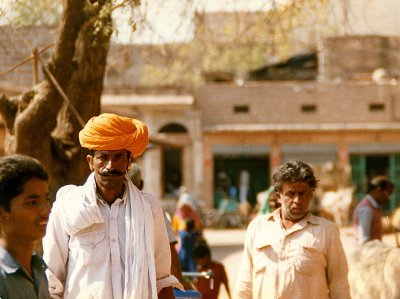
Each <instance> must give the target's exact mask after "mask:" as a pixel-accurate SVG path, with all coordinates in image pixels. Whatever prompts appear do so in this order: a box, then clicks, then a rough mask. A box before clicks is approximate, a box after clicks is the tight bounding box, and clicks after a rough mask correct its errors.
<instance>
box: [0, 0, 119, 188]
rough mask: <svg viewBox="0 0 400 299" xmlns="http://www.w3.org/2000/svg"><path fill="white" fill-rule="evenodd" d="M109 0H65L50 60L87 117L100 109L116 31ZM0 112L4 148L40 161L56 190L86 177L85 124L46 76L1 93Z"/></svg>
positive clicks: (51, 67)
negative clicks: (21, 89) (18, 91)
mask: <svg viewBox="0 0 400 299" xmlns="http://www.w3.org/2000/svg"><path fill="white" fill-rule="evenodd" d="M110 2H111V1H110V0H104V1H96V2H94V4H92V3H91V1H82V0H64V1H63V4H64V11H63V15H62V18H61V22H60V25H59V28H58V34H57V40H56V45H55V47H54V52H53V54H52V57H51V58H50V60H49V62H48V63H47V65H46V66H47V68H48V70H50V72H51V73H52V75H53V76H54V78H55V79H56V80H57V82H58V84H59V85H60V87H61V88H62V89H63V91H64V92H65V94H66V95H67V96H68V99H69V101H70V103H71V105H73V106H74V107H75V109H76V111H77V112H78V114H79V115H80V118H81V120H83V122H86V121H87V120H88V119H89V118H90V117H92V116H94V115H98V114H99V113H100V96H101V93H102V90H103V78H104V74H105V68H106V60H107V54H108V48H109V42H110V36H111V33H112V29H111V16H110V13H111V9H110V8H111V3H110ZM44 73H45V74H46V71H45V70H44ZM0 114H1V116H2V117H3V120H4V123H5V127H6V139H5V153H6V154H14V153H18V154H25V155H29V156H32V157H35V158H37V159H38V160H39V161H41V162H42V163H43V164H44V165H45V167H46V169H47V170H48V172H49V176H50V179H49V184H50V191H51V192H52V195H54V193H55V192H56V191H57V190H58V188H59V187H61V186H62V185H65V184H81V183H82V182H83V181H84V180H85V178H86V176H87V174H88V172H89V169H88V167H87V164H86V160H85V153H84V151H83V150H82V149H81V147H80V145H79V140H78V133H79V131H80V130H81V129H82V125H81V123H80V122H79V120H78V118H77V117H76V115H74V114H73V113H72V110H71V107H70V106H69V104H68V103H67V102H66V101H64V99H63V98H62V96H61V95H60V93H59V92H58V91H57V89H56V87H55V85H54V84H53V83H52V81H51V80H50V78H49V77H48V76H46V78H45V79H44V80H43V81H42V82H41V83H40V84H38V85H37V86H36V87H35V88H34V90H32V91H29V92H27V93H24V94H22V95H20V96H18V97H14V98H7V97H6V96H4V95H0Z"/></svg>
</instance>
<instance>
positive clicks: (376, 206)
mask: <svg viewBox="0 0 400 299" xmlns="http://www.w3.org/2000/svg"><path fill="white" fill-rule="evenodd" d="M367 199H368V201H369V202H370V203H371V205H372V206H373V207H374V208H379V205H378V203H377V202H376V200H375V199H374V198H373V197H372V196H371V195H369V194H367Z"/></svg>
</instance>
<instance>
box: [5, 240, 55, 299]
mask: <svg viewBox="0 0 400 299" xmlns="http://www.w3.org/2000/svg"><path fill="white" fill-rule="evenodd" d="M45 270H46V265H45V263H44V261H43V260H42V258H40V257H39V256H38V255H37V254H33V255H32V275H33V277H31V276H30V275H29V274H28V273H27V272H26V271H25V270H24V269H23V268H22V267H21V265H20V264H19V263H18V261H16V260H15V259H14V257H13V256H12V255H11V254H10V253H9V252H8V251H7V250H6V249H4V248H3V247H1V246H0V298H1V299H27V298H29V299H31V298H32V299H34V298H38V299H49V298H50V295H49V290H48V284H47V279H46V276H45Z"/></svg>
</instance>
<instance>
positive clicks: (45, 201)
mask: <svg viewBox="0 0 400 299" xmlns="http://www.w3.org/2000/svg"><path fill="white" fill-rule="evenodd" d="M49 214H50V202H49V187H48V183H47V181H44V180H41V179H38V178H35V177H32V178H30V179H29V180H28V181H26V182H25V184H24V186H23V188H22V192H21V193H20V194H18V195H17V196H16V197H14V198H13V199H12V200H11V205H10V211H9V212H7V211H6V210H4V209H3V208H0V222H1V226H2V233H3V238H5V239H7V240H9V241H12V240H15V242H14V243H26V244H29V243H32V242H34V241H36V240H39V239H41V238H43V236H44V235H45V233H46V225H47V220H48V218H49Z"/></svg>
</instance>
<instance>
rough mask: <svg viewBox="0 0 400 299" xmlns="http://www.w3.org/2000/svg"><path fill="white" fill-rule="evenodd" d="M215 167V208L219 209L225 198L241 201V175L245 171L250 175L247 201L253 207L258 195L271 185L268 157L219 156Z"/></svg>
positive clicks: (216, 158)
mask: <svg viewBox="0 0 400 299" xmlns="http://www.w3.org/2000/svg"><path fill="white" fill-rule="evenodd" d="M214 165H215V166H214V208H218V207H219V204H220V202H221V200H222V197H223V196H229V197H230V198H233V199H236V200H237V201H239V187H240V186H239V185H240V174H241V173H242V174H243V172H244V171H247V173H248V193H247V200H248V202H249V204H250V205H251V206H254V205H255V203H256V195H257V193H258V192H260V191H263V190H265V189H267V188H268V187H269V185H270V179H269V157H268V156H252V157H248V156H218V155H217V156H215V157H214ZM242 177H243V176H242Z"/></svg>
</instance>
